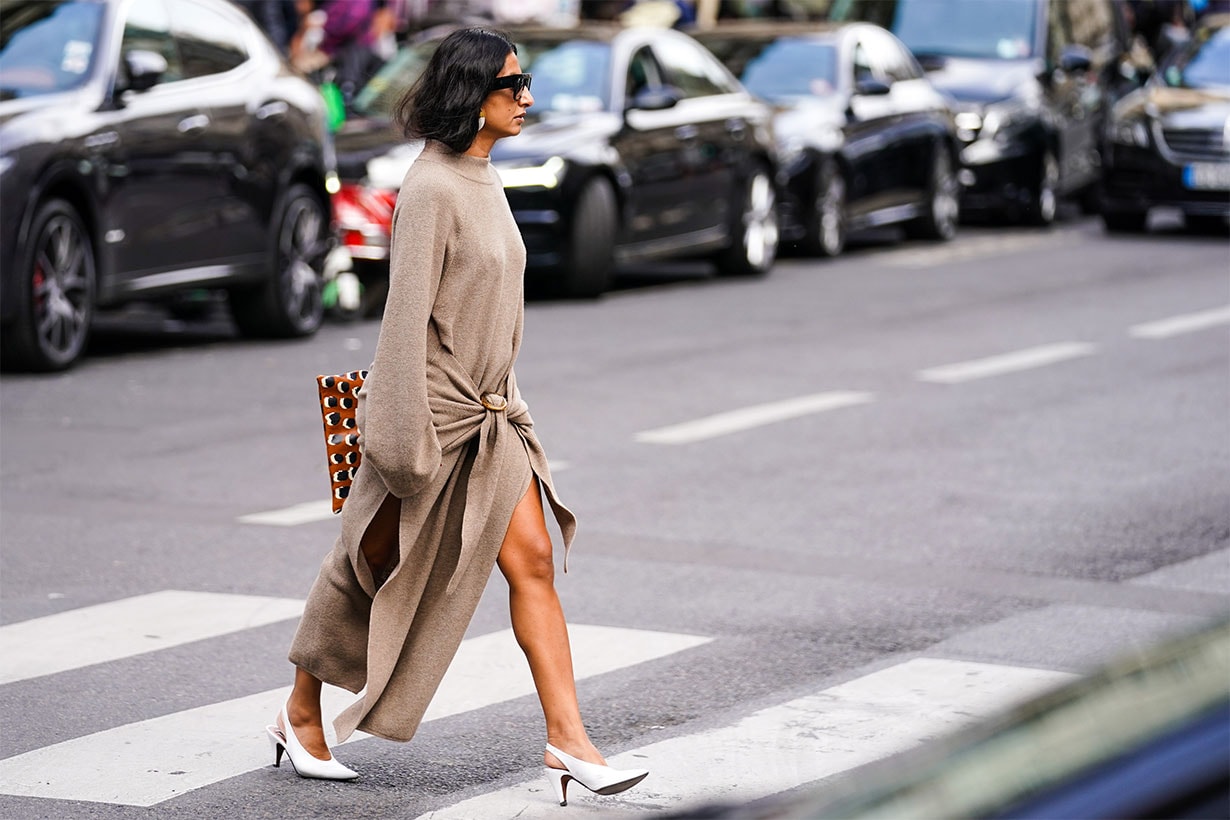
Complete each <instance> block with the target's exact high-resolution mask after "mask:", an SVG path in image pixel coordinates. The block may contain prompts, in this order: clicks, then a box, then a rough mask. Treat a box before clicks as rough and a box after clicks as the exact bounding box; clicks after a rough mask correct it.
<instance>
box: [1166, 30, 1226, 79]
mask: <svg viewBox="0 0 1230 820" xmlns="http://www.w3.org/2000/svg"><path fill="white" fill-rule="evenodd" d="M1205 36H1206V35H1205V33H1204V32H1198V33H1197V39H1196V40H1195V41H1194V42H1193V44H1192V45H1191V46H1188V47H1187V48H1184V49H1182V51H1180V52H1179V53H1178V54H1177V55H1175V56H1174V57H1173V58H1172V59H1171V60H1169V61H1168V62H1167V64H1166V65H1165V66H1164V67H1163V68H1162V72H1161V74H1162V80H1163V82H1165V83H1166V85H1170V86H1175V87H1178V88H1221V89H1225V88H1230V28H1222V29H1218V30H1217V31H1215V32H1213V33H1212V35H1211V36H1208V37H1207V39H1205Z"/></svg>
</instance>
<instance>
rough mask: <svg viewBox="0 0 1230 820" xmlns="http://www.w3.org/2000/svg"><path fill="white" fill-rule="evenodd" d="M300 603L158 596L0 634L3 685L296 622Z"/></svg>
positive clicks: (41, 620)
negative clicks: (279, 623)
mask: <svg viewBox="0 0 1230 820" xmlns="http://www.w3.org/2000/svg"><path fill="white" fill-rule="evenodd" d="M302 612H303V601H297V600H292V599H289V598H261V597H257V596H255V595H224V594H221V593H214V592H185V591H180V590H173V589H172V590H163V591H162V592H154V593H151V594H149V595H139V596H137V597H135V598H125V599H123V600H120V601H112V602H111V603H106V604H98V605H97V606H87V607H82V608H80V609H73V610H69V611H68V612H61V613H59V614H56V615H48V616H47V617H45V618H35V619H33V620H30V621H22V622H20V623H15V624H9V625H8V626H3V627H0V659H3V660H0V684H4V683H12V682H14V681H19V680H25V679H27V678H35V677H39V676H41V675H51V674H55V673H56V672H66V671H68V670H69V669H77V668H80V667H83V666H90V665H92V664H96V663H103V662H106V661H115V660H119V659H120V658H127V657H130V656H132V655H140V654H144V653H146V652H153V651H155V650H158V649H168V648H170V647H172V646H178V645H179V644H184V643H189V642H191V641H199V640H204V639H205V638H216V637H218V636H220V635H226V634H228V633H231V632H238V631H239V630H242V629H252V628H254V627H258V626H264V625H265V624H271V623H276V622H278V621H285V620H288V619H290V618H297V617H299V615H300V614H301V613H302Z"/></svg>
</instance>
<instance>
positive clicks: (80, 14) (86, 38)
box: [0, 0, 103, 100]
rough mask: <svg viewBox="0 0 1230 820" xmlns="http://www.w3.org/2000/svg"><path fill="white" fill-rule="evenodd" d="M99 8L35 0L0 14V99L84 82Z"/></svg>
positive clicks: (95, 36)
mask: <svg viewBox="0 0 1230 820" xmlns="http://www.w3.org/2000/svg"><path fill="white" fill-rule="evenodd" d="M102 13H103V7H102V6H100V5H96V4H93V3H73V2H67V3H55V2H47V1H46V0H35V2H30V3H20V4H13V5H9V6H6V7H5V9H4V11H3V13H0V99H6V100H8V99H13V98H14V97H29V96H34V95H36V94H50V93H53V92H56V91H68V90H70V89H73V88H77V87H78V86H80V85H82V84H83V83H85V81H86V78H87V77H88V76H89V72H90V66H91V64H92V62H93V58H94V53H95V44H96V43H97V42H98V34H99V26H100V24H101V22H102Z"/></svg>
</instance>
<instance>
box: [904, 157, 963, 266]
mask: <svg viewBox="0 0 1230 820" xmlns="http://www.w3.org/2000/svg"><path fill="white" fill-rule="evenodd" d="M958 189H959V183H958V182H957V175H956V173H955V172H954V171H953V168H952V155H951V154H949V153H948V148H947V147H946V146H944V145H943V144H942V143H941V144H939V145H937V146H936V151H935V156H934V157H932V160H931V178H930V180H929V181H928V186H927V200H926V202H925V203H924V207H923V213H922V216H920V217H919V218H918V219H917V220H915V221H913V222H910V223H908V224H907V225H906V226H905V230H906V235H907V236H910V237H917V238H920V239H938V240H940V241H943V242H947V241H948V240H950V239H952V238H953V237H954V236H956V235H957V218H958V215H959V213H960V207H961V206H960V198H959V197H960V194H959V192H958Z"/></svg>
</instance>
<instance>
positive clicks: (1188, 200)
mask: <svg viewBox="0 0 1230 820" xmlns="http://www.w3.org/2000/svg"><path fill="white" fill-rule="evenodd" d="M1106 145H1107V150H1106V168H1105V170H1104V172H1103V175H1102V219H1103V220H1104V221H1105V223H1106V228H1107V229H1108V230H1111V231H1143V230H1145V228H1146V226H1147V219H1148V216H1149V209H1150V208H1151V207H1153V206H1154V205H1168V206H1171V207H1176V208H1178V209H1180V210H1181V211H1183V214H1184V216H1185V218H1186V220H1187V223H1188V226H1189V227H1193V228H1197V229H1203V230H1210V229H1213V230H1216V229H1224V228H1225V226H1226V220H1227V218H1230V15H1218V16H1215V17H1209V18H1207V19H1206V20H1205V21H1204V23H1203V24H1202V25H1201V27H1200V28H1198V29H1197V30H1196V32H1195V34H1194V36H1193V37H1192V38H1191V40H1190V41H1188V42H1187V43H1186V44H1185V45H1184V46H1182V47H1180V48H1178V49H1177V50H1176V51H1174V52H1172V53H1171V54H1170V55H1169V57H1168V58H1167V59H1166V60H1164V61H1163V62H1162V64H1161V65H1160V66H1159V67H1158V69H1157V71H1156V72H1155V73H1154V74H1153V76H1152V77H1150V78H1149V80H1148V82H1147V83H1146V84H1145V86H1144V87H1143V88H1141V89H1140V90H1138V91H1135V92H1133V93H1131V94H1128V95H1127V96H1126V97H1124V98H1123V99H1122V100H1120V101H1119V103H1118V104H1117V105H1115V107H1114V110H1113V111H1112V113H1111V118H1110V122H1109V123H1108V124H1107V127H1106Z"/></svg>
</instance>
